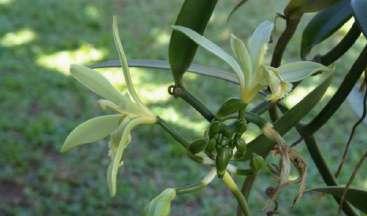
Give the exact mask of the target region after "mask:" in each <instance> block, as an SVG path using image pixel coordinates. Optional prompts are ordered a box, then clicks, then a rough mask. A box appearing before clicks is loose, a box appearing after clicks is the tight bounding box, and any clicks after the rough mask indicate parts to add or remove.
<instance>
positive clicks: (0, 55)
mask: <svg viewBox="0 0 367 216" xmlns="http://www.w3.org/2000/svg"><path fill="white" fill-rule="evenodd" d="M181 2H182V1H179V0H170V1H162V0H106V1H99V0H78V1H74V0H64V1H57V0H32V1H29V0H0V113H1V115H0V170H1V171H0V215H92V214H93V215H141V213H142V209H143V208H144V206H145V205H146V204H147V203H148V201H149V200H150V199H151V198H152V197H154V196H155V195H156V194H158V193H159V192H160V191H162V190H163V189H164V188H165V187H168V186H180V185H181V186H182V185H186V184H190V183H193V181H196V180H199V179H200V178H201V177H202V175H203V173H202V172H203V170H205V169H203V168H202V167H198V166H197V165H196V164H194V163H193V162H191V161H190V160H189V159H188V158H187V157H186V156H185V153H184V151H183V149H182V148H181V147H180V146H179V145H178V144H177V143H175V141H174V140H173V139H171V138H170V137H169V136H168V135H167V134H166V133H165V132H164V131H162V130H161V129H160V128H159V127H158V126H153V127H142V128H139V129H138V130H137V131H135V133H134V136H133V142H132V144H131V145H130V146H129V148H128V151H127V153H126V161H125V164H124V166H123V168H122V170H121V172H120V174H119V181H118V192H117V196H116V197H115V198H113V199H111V198H110V196H109V194H108V191H107V186H106V180H105V172H106V167H107V164H108V157H107V147H106V144H107V143H106V142H101V143H99V144H98V145H90V146H85V147H83V148H80V149H78V150H76V151H72V152H71V153H68V154H65V155H61V154H60V153H59V149H60V147H61V145H62V143H63V141H64V138H65V137H66V135H67V133H68V132H69V131H70V130H71V129H72V128H73V127H75V126H76V125H77V124H78V123H80V122H82V121H83V120H86V119H89V118H91V117H93V116H96V115H98V114H99V113H100V112H101V111H100V109H99V108H98V106H97V104H96V97H95V96H94V95H93V94H92V93H90V92H89V91H88V90H87V89H85V88H83V87H82V86H81V85H80V84H79V83H77V82H76V81H75V80H73V79H72V78H71V77H70V76H69V75H68V67H69V64H70V63H80V64H87V65H88V64H92V63H95V62H99V61H102V60H107V59H115V58H116V57H117V55H116V53H115V50H114V48H113V44H112V42H113V41H112V33H111V27H110V26H111V15H112V14H117V15H118V16H119V20H120V21H119V22H120V32H121V36H122V38H123V43H124V46H125V48H126V52H127V55H128V56H129V58H140V59H142V58H143V59H153V58H154V59H167V49H168V42H169V37H170V32H171V30H170V25H172V24H173V22H174V20H175V16H176V15H177V13H178V11H179V7H180V4H181ZM235 2H236V1H235V0H231V1H220V3H219V5H218V7H217V9H216V11H215V14H214V16H213V17H212V20H211V22H210V25H209V26H208V29H207V32H206V35H207V36H208V37H209V38H210V39H212V40H214V41H216V42H218V43H219V44H221V45H222V46H224V47H226V48H227V49H228V48H229V41H228V38H229V35H230V33H231V32H234V33H235V34H236V35H237V36H239V37H241V38H243V39H244V38H246V37H247V36H248V35H249V34H250V33H251V32H252V31H253V30H254V28H255V26H256V25H257V24H258V23H260V22H261V21H263V20H264V19H269V20H273V19H274V17H275V13H276V12H280V11H281V10H282V8H283V7H284V5H285V4H286V0H281V1H280V0H256V1H249V2H248V3H247V4H246V5H245V6H244V7H243V8H241V9H240V10H239V11H238V12H237V13H236V14H235V15H234V17H233V18H232V20H231V21H230V22H229V23H226V18H227V15H228V14H229V12H230V10H231V8H232V7H233V6H234V3H235ZM311 15H312V14H311ZM309 17H310V15H309V16H308V17H306V18H305V20H304V22H303V24H302V25H301V26H300V29H302V28H303V27H304V24H305V23H306V21H307V20H309ZM277 23H278V24H279V26H278V32H276V33H277V35H279V31H280V30H281V28H282V25H283V24H282V21H281V20H280V19H278V20H277ZM349 27H350V23H349V24H347V25H346V26H345V27H343V28H342V30H341V31H339V32H337V33H336V34H335V35H334V37H332V39H329V40H328V41H327V42H326V43H324V44H323V45H321V46H319V47H318V48H316V49H315V50H314V52H315V53H320V52H321V53H323V52H326V51H327V50H328V48H330V47H331V46H332V45H333V44H335V42H336V41H338V40H340V39H341V37H342V36H343V35H344V34H345V32H346V31H347V30H348V28H349ZM300 36H301V35H300V33H298V34H297V35H296V37H295V38H294V39H293V40H292V41H291V45H290V47H289V49H288V51H287V53H286V59H287V60H296V59H298V56H299V44H300ZM364 44H365V41H364V40H362V39H360V40H359V41H358V42H357V43H356V45H355V46H354V47H353V48H352V49H351V50H350V51H349V52H348V53H347V54H346V55H345V56H344V57H343V58H342V59H341V60H340V61H339V62H338V63H337V64H336V65H335V67H336V70H337V76H336V79H335V80H334V81H335V82H334V85H333V86H332V87H331V88H330V89H329V94H327V96H326V97H325V99H327V97H328V96H330V94H331V93H332V92H333V91H335V87H336V85H337V84H338V82H339V81H340V79H341V78H342V77H343V74H344V73H345V71H346V70H347V69H348V68H349V67H350V65H351V63H352V59H355V58H356V57H357V56H358V53H359V51H360V50H361V48H362V46H363V45H364ZM196 62H200V63H202V64H209V65H212V66H219V67H224V65H223V63H222V62H220V61H218V60H217V59H216V58H215V57H213V56H210V55H209V54H208V53H206V52H205V51H203V50H199V52H198V54H197V57H196ZM225 69H226V68H225ZM101 72H102V73H103V75H105V76H106V77H107V78H108V79H110V80H111V82H113V83H114V84H115V85H116V87H118V88H120V89H124V85H123V80H122V75H121V73H120V71H119V70H115V69H112V70H111V69H109V70H101ZM132 72H133V80H134V83H136V86H137V89H138V90H139V93H140V95H141V96H142V97H143V98H144V100H145V101H146V103H147V104H149V106H150V107H151V108H152V109H153V111H154V112H155V113H157V114H159V115H160V116H161V117H162V118H164V119H166V120H167V121H169V122H170V123H172V124H173V125H174V126H175V127H176V128H177V129H178V130H180V131H182V132H183V133H184V134H185V136H186V137H187V138H188V139H194V138H196V137H199V136H201V135H202V133H203V129H204V128H205V127H206V123H205V121H203V119H202V118H201V117H200V116H199V114H198V113H196V112H195V111H194V110H192V109H191V108H190V107H189V106H188V105H186V104H185V103H183V102H182V101H180V100H175V99H174V98H172V97H170V96H169V95H168V93H167V87H168V86H169V85H170V84H171V83H172V78H171V75H170V74H169V73H167V72H157V71H148V70H142V69H133V70H132ZM185 82H186V83H187V85H188V86H189V89H190V90H191V91H192V92H193V93H194V94H195V95H197V96H198V97H199V98H200V99H202V100H203V101H204V102H205V103H206V104H208V106H209V107H210V108H211V109H212V110H216V109H217V108H218V106H219V105H220V104H221V103H223V102H224V101H225V99H226V98H228V97H230V96H236V95H237V93H238V87H237V86H234V85H232V84H228V83H225V82H222V81H218V80H215V79H209V78H202V77H198V76H196V75H186V77H185ZM317 83H318V78H310V79H307V80H306V81H304V82H303V83H302V85H301V86H300V87H298V88H297V89H296V90H295V91H294V93H292V94H291V95H290V96H289V97H287V98H286V102H287V103H288V104H295V103H297V101H299V100H300V99H301V97H302V96H303V95H305V94H306V93H307V92H308V91H310V90H311V89H312V88H313V87H314V86H315V85H316V84H317ZM324 101H325V100H324ZM355 120H356V116H355V115H354V114H353V112H352V111H351V108H350V107H349V105H348V104H344V105H343V107H342V108H341V109H340V110H339V111H338V112H337V114H336V116H335V117H334V118H333V119H332V120H331V121H330V122H329V123H328V125H327V126H326V127H324V128H323V129H322V131H321V132H320V133H319V135H318V139H319V141H320V147H321V148H322V150H323V152H324V155H325V157H326V158H327V161H328V164H329V165H330V166H331V168H333V169H334V170H335V168H336V166H337V161H338V160H339V159H340V157H341V153H342V149H343V146H344V144H345V142H346V139H347V136H348V133H349V131H350V129H351V127H352V125H353V123H354V121H355ZM365 130H366V127H365V126H362V127H361V128H360V129H359V133H358V134H357V136H356V137H355V139H354V141H353V146H354V147H353V150H352V152H351V154H350V160H349V161H348V163H347V167H346V169H344V172H343V173H342V177H341V182H342V183H343V182H344V183H345V181H346V179H347V178H348V177H349V175H350V170H351V169H350V168H351V167H353V166H354V164H355V163H356V161H357V159H358V158H359V156H360V152H361V150H362V149H365V145H364V144H365V140H367V134H366V133H363V131H365ZM256 133H258V132H257V131H256V129H254V130H253V134H250V135H252V136H255V135H256ZM297 139H298V137H297V136H296V133H293V132H291V133H290V134H289V135H287V140H288V141H289V143H291V142H293V141H295V140H297ZM297 149H298V150H299V151H300V152H303V153H304V155H305V157H306V159H307V160H308V161H309V167H310V168H309V175H308V181H307V184H308V185H313V186H321V185H323V183H322V181H321V179H320V177H319V176H318V173H317V170H316V169H315V167H314V165H313V164H312V161H311V160H309V157H308V155H307V152H306V151H305V147H304V146H303V144H300V145H299V146H298V147H297ZM269 179H270V178H269V176H268V175H266V174H264V175H263V176H262V178H260V179H259V181H257V182H256V185H255V188H254V190H253V192H252V194H251V199H250V205H251V206H252V209H253V211H254V215H263V214H264V213H263V212H262V209H263V208H264V206H265V202H266V199H265V195H264V190H265V188H266V187H267V186H269V185H271V184H272V183H274V182H271V181H269ZM239 180H242V179H239ZM355 185H357V186H359V187H364V188H366V189H367V173H366V172H361V173H360V175H359V177H358V179H357V180H356V181H355ZM295 191H296V188H292V187H291V188H289V189H287V190H286V191H284V192H283V193H282V194H281V197H280V198H281V199H280V200H281V202H280V207H281V208H280V213H281V215H314V214H316V213H317V214H319V215H335V214H336V210H335V209H336V204H335V202H333V200H332V198H331V197H328V196H321V195H316V194H312V195H311V194H310V195H309V194H307V195H305V197H304V198H303V199H302V200H301V202H300V203H299V204H298V205H297V206H296V207H295V208H293V209H291V208H290V205H291V203H290V200H291V198H293V196H294V195H295ZM235 207H236V202H235V200H233V198H232V196H231V195H230V192H229V191H228V190H226V189H225V188H224V187H223V186H222V185H220V184H218V181H215V182H214V184H212V185H211V186H210V187H209V188H208V189H207V190H204V191H202V192H199V193H197V194H196V195H185V196H180V197H178V198H177V200H175V202H174V210H173V214H172V215H230V213H231V212H233V208H235Z"/></svg>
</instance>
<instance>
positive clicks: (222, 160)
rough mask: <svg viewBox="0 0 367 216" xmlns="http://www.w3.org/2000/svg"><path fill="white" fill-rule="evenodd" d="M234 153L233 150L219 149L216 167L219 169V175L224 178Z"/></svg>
mask: <svg viewBox="0 0 367 216" xmlns="http://www.w3.org/2000/svg"><path fill="white" fill-rule="evenodd" d="M232 156H233V151H232V149H231V148H228V147H223V148H217V158H216V160H215V165H216V168H217V175H218V177H219V178H222V177H223V175H224V173H225V172H226V169H227V166H228V163H229V161H230V160H231V159H232Z"/></svg>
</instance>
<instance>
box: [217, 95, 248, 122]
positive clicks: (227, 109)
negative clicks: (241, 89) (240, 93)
mask: <svg viewBox="0 0 367 216" xmlns="http://www.w3.org/2000/svg"><path fill="white" fill-rule="evenodd" d="M246 106H247V104H245V103H244V102H243V101H242V100H240V99H238V98H231V99H229V100H227V101H226V102H224V104H223V105H222V106H221V107H220V108H219V110H218V112H217V117H219V118H220V117H225V116H227V115H230V114H233V113H236V112H238V111H240V110H243V109H244V108H246Z"/></svg>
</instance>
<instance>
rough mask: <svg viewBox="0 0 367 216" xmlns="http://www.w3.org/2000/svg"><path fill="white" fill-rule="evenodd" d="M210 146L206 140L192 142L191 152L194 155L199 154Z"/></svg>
mask: <svg viewBox="0 0 367 216" xmlns="http://www.w3.org/2000/svg"><path fill="white" fill-rule="evenodd" d="M207 145H208V141H207V140H205V139H199V140H195V141H194V142H192V143H191V144H190V146H189V150H190V152H191V153H193V154H197V153H199V152H201V151H203V150H204V149H205V148H206V146H207Z"/></svg>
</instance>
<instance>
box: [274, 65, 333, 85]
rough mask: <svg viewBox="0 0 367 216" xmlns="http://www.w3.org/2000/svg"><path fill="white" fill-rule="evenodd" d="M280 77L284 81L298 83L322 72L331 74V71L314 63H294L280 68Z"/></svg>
mask: <svg viewBox="0 0 367 216" xmlns="http://www.w3.org/2000/svg"><path fill="white" fill-rule="evenodd" d="M278 70H279V72H280V73H279V75H280V77H281V78H282V80H283V81H286V82H298V81H301V80H303V79H305V78H307V77H309V76H311V75H312V74H314V73H316V72H320V71H325V72H330V71H331V69H330V68H328V67H326V66H324V65H322V64H319V63H316V62H312V61H300V62H292V63H289V64H282V65H281V66H280V67H279V68H278Z"/></svg>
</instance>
